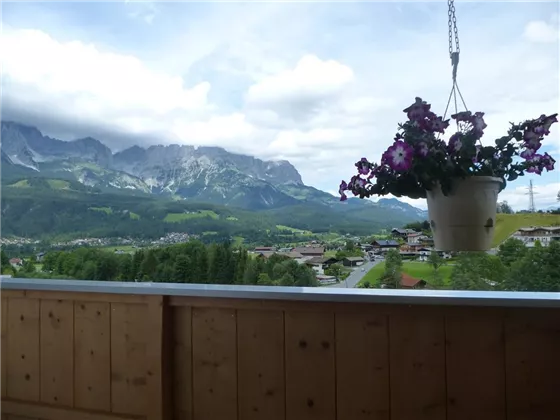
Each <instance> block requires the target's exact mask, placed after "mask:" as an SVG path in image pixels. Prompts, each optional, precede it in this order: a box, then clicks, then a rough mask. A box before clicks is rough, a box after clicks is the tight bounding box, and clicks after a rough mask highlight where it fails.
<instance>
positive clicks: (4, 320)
mask: <svg viewBox="0 0 560 420" xmlns="http://www.w3.org/2000/svg"><path fill="white" fill-rule="evenodd" d="M1 309H2V320H1V321H2V342H1V343H0V344H1V346H2V348H1V349H0V351H1V352H2V366H1V368H2V398H6V389H7V388H8V385H7V382H6V377H7V372H8V366H7V360H8V358H7V355H8V348H7V344H8V299H7V298H2V308H1Z"/></svg>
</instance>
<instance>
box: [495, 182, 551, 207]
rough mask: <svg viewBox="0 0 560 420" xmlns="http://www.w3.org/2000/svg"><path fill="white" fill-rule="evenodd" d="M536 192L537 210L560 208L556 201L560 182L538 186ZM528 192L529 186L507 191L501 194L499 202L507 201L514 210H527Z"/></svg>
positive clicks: (535, 188)
mask: <svg viewBox="0 0 560 420" xmlns="http://www.w3.org/2000/svg"><path fill="white" fill-rule="evenodd" d="M528 184H529V183H528V182H527V185H528ZM534 191H535V194H534V199H535V207H536V208H537V209H539V208H540V209H547V208H549V207H560V203H559V202H558V201H557V199H556V196H557V194H558V192H559V191H560V180H559V182H553V183H550V184H544V185H536V186H535V187H534ZM528 192H529V189H528V186H522V187H517V188H510V189H506V190H504V191H502V192H501V193H500V196H499V200H500V201H507V202H508V203H509V205H510V206H512V207H513V209H514V210H527V209H528V208H529V195H528Z"/></svg>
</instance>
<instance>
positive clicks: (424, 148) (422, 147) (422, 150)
mask: <svg viewBox="0 0 560 420" xmlns="http://www.w3.org/2000/svg"><path fill="white" fill-rule="evenodd" d="M416 151H417V152H418V154H419V155H420V156H422V157H426V156H428V153H429V152H430V149H429V148H428V145H427V144H426V142H423V141H422V142H420V143H418V146H417V148H416Z"/></svg>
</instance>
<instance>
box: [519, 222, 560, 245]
mask: <svg viewBox="0 0 560 420" xmlns="http://www.w3.org/2000/svg"><path fill="white" fill-rule="evenodd" d="M512 238H515V239H519V240H521V241H523V243H524V244H525V246H526V247H533V246H535V243H536V242H537V241H538V242H540V243H541V245H542V246H548V245H549V244H550V243H551V242H552V241H560V226H548V227H545V226H531V227H524V228H520V229H519V230H518V231H517V232H515V233H514V234H513V235H512Z"/></svg>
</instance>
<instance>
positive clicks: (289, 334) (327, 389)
mask: <svg viewBox="0 0 560 420" xmlns="http://www.w3.org/2000/svg"><path fill="white" fill-rule="evenodd" d="M285 340H286V342H285V346H286V349H285V351H286V418H287V419H289V420H313V419H316V420H334V419H335V418H336V387H335V358H334V352H335V349H334V346H335V336H334V314H333V313H317V312H286V314H285Z"/></svg>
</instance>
